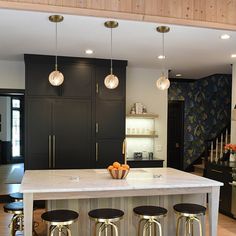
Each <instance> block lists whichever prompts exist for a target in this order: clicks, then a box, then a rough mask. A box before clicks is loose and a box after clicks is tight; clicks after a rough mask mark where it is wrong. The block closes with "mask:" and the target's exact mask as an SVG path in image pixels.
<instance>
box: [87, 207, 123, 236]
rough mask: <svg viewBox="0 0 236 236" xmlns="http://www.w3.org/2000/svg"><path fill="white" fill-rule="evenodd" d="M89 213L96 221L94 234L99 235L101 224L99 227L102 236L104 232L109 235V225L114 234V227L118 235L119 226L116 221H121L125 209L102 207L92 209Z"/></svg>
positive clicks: (106, 235) (116, 235)
mask: <svg viewBox="0 0 236 236" xmlns="http://www.w3.org/2000/svg"><path fill="white" fill-rule="evenodd" d="M88 215H89V217H90V219H92V220H94V221H95V229H94V236H96V235H97V226H98V224H100V226H99V229H98V236H101V235H102V232H104V233H105V236H108V228H109V226H110V228H111V233H112V235H113V229H114V231H115V236H118V227H117V225H115V224H114V223H116V222H118V221H120V220H121V219H122V218H123V216H124V212H123V211H121V210H118V209H112V208H101V209H95V210H92V211H90V212H89V213H88Z"/></svg>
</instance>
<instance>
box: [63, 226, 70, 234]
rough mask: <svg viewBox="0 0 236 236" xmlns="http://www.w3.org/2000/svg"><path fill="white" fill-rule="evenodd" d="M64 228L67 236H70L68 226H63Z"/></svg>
mask: <svg viewBox="0 0 236 236" xmlns="http://www.w3.org/2000/svg"><path fill="white" fill-rule="evenodd" d="M64 228H65V229H66V232H67V236H71V230H70V228H69V226H64Z"/></svg>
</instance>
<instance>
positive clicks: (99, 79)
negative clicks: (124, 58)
mask: <svg viewBox="0 0 236 236" xmlns="http://www.w3.org/2000/svg"><path fill="white" fill-rule="evenodd" d="M113 72H114V74H115V75H116V76H117V77H118V78H119V85H118V87H117V88H116V89H108V88H106V87H105V85H104V79H105V77H106V76H107V75H108V74H109V73H110V67H105V66H99V67H96V83H97V84H98V91H97V98H99V99H105V100H113V99H118V100H121V99H125V77H126V67H114V68H113Z"/></svg>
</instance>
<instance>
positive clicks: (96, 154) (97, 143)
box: [96, 142, 98, 161]
mask: <svg viewBox="0 0 236 236" xmlns="http://www.w3.org/2000/svg"><path fill="white" fill-rule="evenodd" d="M96 161H98V143H97V142H96Z"/></svg>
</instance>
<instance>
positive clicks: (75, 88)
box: [61, 63, 94, 98]
mask: <svg viewBox="0 0 236 236" xmlns="http://www.w3.org/2000/svg"><path fill="white" fill-rule="evenodd" d="M61 72H62V73H63V75H64V79H65V80H64V83H63V85H62V92H61V94H62V95H63V96H65V97H79V98H90V97H91V91H92V76H93V74H94V72H93V67H92V66H89V65H86V64H79V63H77V64H65V65H63V66H62V67H61Z"/></svg>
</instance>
